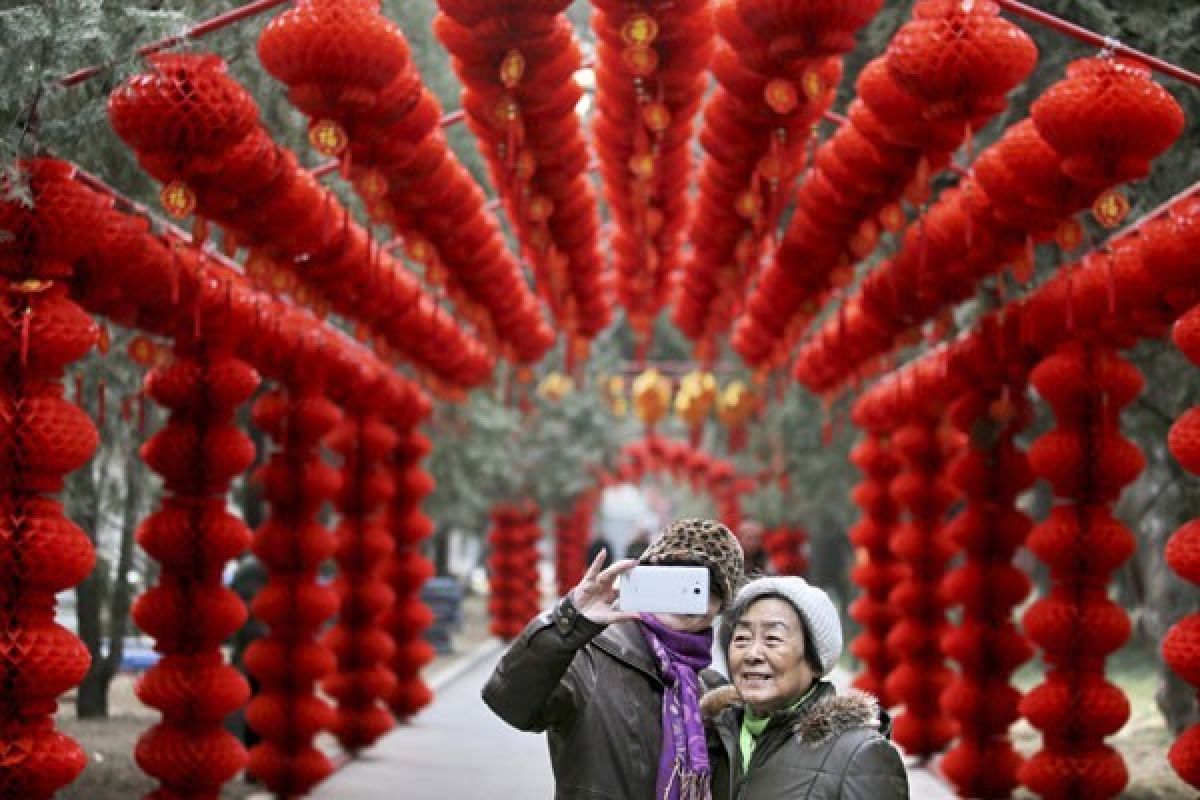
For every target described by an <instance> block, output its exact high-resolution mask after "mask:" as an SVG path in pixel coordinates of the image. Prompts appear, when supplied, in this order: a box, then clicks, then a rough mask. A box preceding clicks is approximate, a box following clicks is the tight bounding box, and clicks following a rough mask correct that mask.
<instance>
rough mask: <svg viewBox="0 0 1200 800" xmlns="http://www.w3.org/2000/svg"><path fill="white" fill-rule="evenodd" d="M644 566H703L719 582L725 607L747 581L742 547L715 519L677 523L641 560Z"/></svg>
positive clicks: (727, 529) (659, 537) (674, 523)
mask: <svg viewBox="0 0 1200 800" xmlns="http://www.w3.org/2000/svg"><path fill="white" fill-rule="evenodd" d="M638 561H639V563H642V564H661V563H663V562H683V563H688V562H691V563H695V564H702V565H704V566H706V567H708V569H709V572H711V573H712V574H713V576H714V577H715V578H716V579H717V585H718V586H719V587H720V589H721V599H722V603H721V605H722V606H727V605H729V603H730V602H731V601H732V600H733V598H734V595H736V594H737V590H738V589H739V588H740V587H741V585H742V581H743V580H744V579H745V559H744V557H743V556H742V546H741V545H740V544H739V543H738V540H737V538H736V537H735V536H734V535H733V532H732V531H730V530H729V528H727V527H725V526H724V525H722V524H721V523H720V522H717V521H716V520H712V519H678V520H675V521H674V522H672V523H671V524H670V525H668V526H667V527H666V529H665V530H663V531H662V532H661V533H660V534H659V536H658V538H657V539H655V540H654V543H653V544H651V545H650V547H648V548H647V549H646V552H644V553H642V557H641V558H640V559H638Z"/></svg>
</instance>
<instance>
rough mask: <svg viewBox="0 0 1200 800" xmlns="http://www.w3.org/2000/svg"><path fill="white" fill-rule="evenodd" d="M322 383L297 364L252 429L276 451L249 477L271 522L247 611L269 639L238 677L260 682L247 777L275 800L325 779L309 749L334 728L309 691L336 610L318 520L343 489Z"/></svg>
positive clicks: (261, 532)
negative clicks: (325, 452)
mask: <svg viewBox="0 0 1200 800" xmlns="http://www.w3.org/2000/svg"><path fill="white" fill-rule="evenodd" d="M301 364H304V366H301ZM324 379H325V376H324V375H322V374H321V373H320V372H319V371H316V370H312V369H311V368H310V366H309V364H308V363H307V362H304V361H302V360H298V361H297V362H296V363H295V366H294V368H293V374H292V381H290V382H289V386H290V388H289V389H278V390H275V391H273V392H270V393H268V394H264V395H263V396H261V397H260V398H259V399H258V400H257V401H256V402H255V404H254V411H253V421H254V424H255V425H256V426H257V427H258V428H259V429H260V430H262V431H265V432H266V433H267V434H268V435H269V436H270V437H271V439H272V440H273V441H274V442H275V443H276V445H277V449H276V450H275V452H274V453H272V454H271V457H270V459H269V460H268V461H267V463H266V464H265V465H264V466H263V467H261V468H260V469H259V471H258V473H257V474H256V476H255V477H256V479H257V481H258V483H259V484H260V485H261V486H262V492H263V497H264V499H265V500H266V502H267V504H268V507H269V509H270V514H269V516H268V518H267V520H266V521H265V522H264V523H263V524H262V526H261V527H260V528H259V529H258V531H257V532H256V533H255V535H254V543H253V549H254V554H255V555H256V556H257V557H258V559H259V560H260V561H261V562H262V564H263V566H264V567H265V568H266V570H267V582H266V585H265V586H264V587H263V589H262V591H261V592H260V593H259V594H258V596H257V597H255V598H254V600H253V602H252V605H251V612H252V613H253V614H254V616H255V617H257V618H258V619H261V620H262V621H263V622H265V623H266V624H267V626H268V630H267V633H266V635H265V636H263V637H262V638H261V639H258V640H257V641H255V642H252V643H251V644H250V646H249V647H248V648H247V649H246V653H245V663H246V669H247V671H248V672H249V673H250V674H251V675H252V676H254V678H256V679H257V680H258V682H259V688H258V691H257V692H256V694H255V697H254V699H253V700H251V701H250V704H249V706H248V707H247V709H246V721H247V723H248V724H249V725H250V727H251V728H253V729H254V731H255V732H257V733H258V734H259V735H260V736H261V737H262V742H261V743H259V744H257V745H256V746H255V747H253V748H252V749H251V751H250V759H249V763H248V764H247V769H248V771H249V772H250V774H253V775H254V776H255V777H256V778H257V779H258V780H261V781H262V782H263V785H265V786H266V787H267V788H268V789H270V790H271V791H272V792H275V793H276V794H280V795H302V794H304V793H306V792H308V791H309V790H310V789H311V788H312V787H313V786H315V785H316V784H317V783H319V782H320V781H322V780H324V779H325V778H326V777H327V776H328V775H329V774H330V773H331V772H332V771H333V765H332V764H331V763H330V761H329V759H328V758H326V756H325V755H324V753H322V752H321V751H320V750H319V749H318V748H316V747H315V746H314V744H313V740H314V738H315V737H316V735H317V734H318V733H319V732H320V731H323V730H328V729H329V728H330V727H331V726H332V725H333V719H334V716H333V709H332V708H331V707H330V706H329V705H328V704H327V703H326V702H325V701H324V700H322V699H321V698H319V697H318V696H317V695H316V692H315V688H316V684H317V682H318V681H320V680H321V679H322V678H324V677H325V676H326V675H328V674H329V673H330V672H332V671H333V669H334V666H335V662H334V656H333V653H332V652H330V650H329V649H328V648H326V647H324V646H322V645H321V644H320V643H319V642H318V641H317V634H318V633H319V631H320V630H321V628H322V627H323V626H324V624H325V623H326V622H327V621H328V620H329V619H330V618H331V617H332V616H333V615H334V614H335V613H336V612H337V607H338V598H337V594H336V593H335V592H334V591H333V590H332V589H331V588H330V587H328V586H324V585H322V584H321V583H320V582H319V580H318V574H317V573H318V570H319V569H320V567H321V565H322V564H323V563H324V562H326V561H327V560H328V559H329V558H330V557H331V556H332V555H333V552H334V545H335V543H334V539H333V537H332V536H331V535H330V533H329V531H328V530H327V529H326V528H325V527H324V526H323V525H321V523H320V521H319V519H318V518H317V514H318V512H319V511H320V509H321V507H322V506H323V505H324V504H325V503H326V501H328V500H329V498H330V497H332V496H333V495H334V493H336V492H337V490H338V488H339V486H340V485H341V476H340V475H339V474H338V472H337V471H336V470H335V469H333V467H331V466H329V465H328V464H325V463H324V462H323V461H322V458H321V454H320V443H321V441H322V440H323V439H324V438H325V436H326V435H328V434H329V432H330V431H332V430H333V429H334V427H335V426H336V425H337V424H338V422H339V421H340V419H341V412H340V411H339V410H338V408H337V406H335V405H334V404H333V403H332V402H331V401H329V400H328V399H326V398H325V397H324V395H323V390H324V388H325V387H324V382H325V381H324Z"/></svg>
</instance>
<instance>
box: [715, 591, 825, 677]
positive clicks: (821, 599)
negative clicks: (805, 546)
mask: <svg viewBox="0 0 1200 800" xmlns="http://www.w3.org/2000/svg"><path fill="white" fill-rule="evenodd" d="M766 595H779V596H780V597H782V598H784V599H786V600H787V601H788V602H789V603H791V604H792V607H793V608H795V609H796V613H797V614H799V615H800V619H801V620H803V622H804V625H805V626H806V627H807V628H808V632H809V634H810V635H811V636H812V641H813V644H814V645H815V646H816V648H817V652H816V656H817V663H818V664H820V665H821V677H824V676H826V675H828V674H829V671H830V670H831V669H833V665H834V664H836V663H837V660H838V657H840V656H841V654H842V622H841V620H840V619H839V618H838V612H837V609H836V608H835V607H834V605H833V601H832V600H830V599H829V595H827V594H826V593H825V592H824V591H822V590H821V589H818V588H817V587H815V586H812V585H810V584H809V583H808V581H806V580H804V578H796V577H789V576H782V575H772V576H769V577H766V578H758V579H756V580H753V581H750V582H749V583H747V584H746V585H745V586H743V587H742V589H741V591H739V592H738V593H737V599H736V600H734V602H733V605H734V607H736V608H740V609H745V608H746V607H747V606H749V605H750V604H751V603H753V602H754V601H755V600H757V599H758V598H760V597H764V596H766ZM731 622H732V621H731Z"/></svg>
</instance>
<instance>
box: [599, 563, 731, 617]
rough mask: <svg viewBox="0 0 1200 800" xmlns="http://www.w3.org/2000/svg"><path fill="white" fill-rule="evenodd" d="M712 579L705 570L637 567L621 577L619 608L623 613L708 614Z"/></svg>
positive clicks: (703, 568) (697, 568) (701, 568)
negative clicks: (709, 588)
mask: <svg viewBox="0 0 1200 800" xmlns="http://www.w3.org/2000/svg"><path fill="white" fill-rule="evenodd" d="M708 578H709V576H708V570H707V569H706V568H705V567H662V566H658V567H656V566H641V567H634V568H633V569H632V570H630V571H629V572H628V573H626V574H625V575H623V576H622V577H621V583H620V586H619V589H618V591H619V592H620V601H619V604H620V607H621V610H622V611H658V612H662V613H667V614H705V613H707V612H708V583H709V579H708Z"/></svg>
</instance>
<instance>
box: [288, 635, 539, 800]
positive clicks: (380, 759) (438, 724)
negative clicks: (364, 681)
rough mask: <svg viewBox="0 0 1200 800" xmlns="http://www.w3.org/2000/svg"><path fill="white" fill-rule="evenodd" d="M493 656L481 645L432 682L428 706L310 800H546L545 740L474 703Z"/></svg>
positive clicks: (492, 649) (489, 646)
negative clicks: (433, 695)
mask: <svg viewBox="0 0 1200 800" xmlns="http://www.w3.org/2000/svg"><path fill="white" fill-rule="evenodd" d="M500 653H501V648H500V647H499V643H498V642H489V643H485V644H484V645H482V646H481V649H480V650H478V651H476V652H475V653H474V654H472V656H473V657H472V656H467V657H466V658H465V660H463V661H462V662H460V663H459V664H458V665H456V668H451V669H450V670H447V672H446V673H443V674H442V675H439V676H438V679H435V680H432V681H431V684H433V688H434V690H435V691H436V692H437V699H436V700H435V701H434V703H433V705H432V706H430V707H429V708H428V709H426V710H425V711H424V712H422V713H421V714H419V715H417V717H416V718H415V719H414V720H413V721H412V722H411V723H410V724H408V725H402V726H400V727H397V728H396V730H394V731H392V732H391V733H389V734H388V735H387V736H385V737H384V738H383V739H381V740H380V741H379V742H378V743H377V744H376V745H375V746H374V747H371V748H370V749H368V750H366V751H365V752H363V753H361V754H360V755H359V757H358V758H356V759H354V760H353V761H349V762H347V763H346V765H345V766H343V767H342V768H341V769H340V770H338V771H337V772H336V773H334V775H333V776H332V777H331V778H330V779H329V780H327V781H325V783H323V784H321V786H319V787H318V788H317V789H316V791H314V792H313V793H312V795H310V796H311V798H312V800H485V798H486V800H549V799H550V798H552V797H553V796H554V779H553V777H552V776H551V774H550V757H549V755H548V754H547V751H546V739H545V737H544V736H535V735H533V734H529V733H521V732H520V731H515V730H513V729H512V728H510V727H508V726H507V725H506V724H504V723H503V722H501V721H500V720H499V719H498V718H497V717H496V716H495V715H494V714H492V712H491V711H489V710H488V708H487V706H485V705H484V704H483V701H482V700H481V699H480V698H479V692H480V690H481V689H482V688H483V684H484V682H485V681H486V680H487V677H488V675H490V674H491V671H492V668H493V667H494V666H495V664H496V661H497V660H499V658H500ZM439 684H440V685H439Z"/></svg>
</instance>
